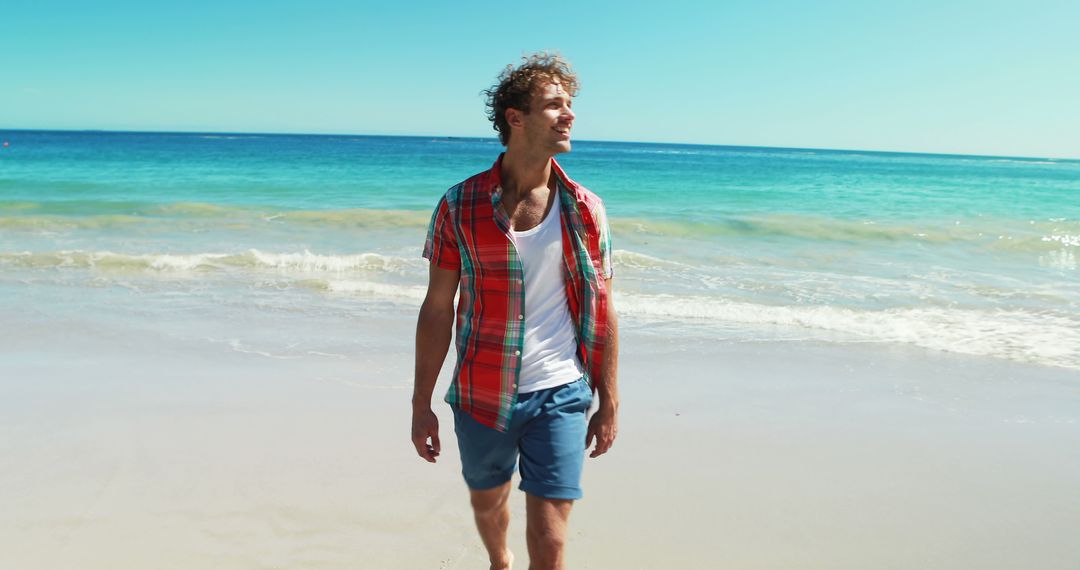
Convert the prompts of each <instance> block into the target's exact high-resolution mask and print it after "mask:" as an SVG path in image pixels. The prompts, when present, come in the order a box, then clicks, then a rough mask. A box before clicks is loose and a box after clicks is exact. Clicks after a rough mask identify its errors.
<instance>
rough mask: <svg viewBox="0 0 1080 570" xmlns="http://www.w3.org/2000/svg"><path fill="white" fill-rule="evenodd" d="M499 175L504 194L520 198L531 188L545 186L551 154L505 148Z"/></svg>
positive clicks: (548, 178) (549, 171)
mask: <svg viewBox="0 0 1080 570" xmlns="http://www.w3.org/2000/svg"><path fill="white" fill-rule="evenodd" d="M499 177H500V179H501V180H502V189H503V194H504V196H506V195H507V194H509V196H510V197H514V198H521V197H523V196H526V195H528V194H530V193H531V192H532V191H533V190H536V189H538V188H546V187H547V186H548V181H549V180H550V179H551V155H550V154H534V153H529V152H525V151H523V150H521V149H517V148H513V147H511V148H507V149H506V154H505V155H503V159H502V171H501V172H500V173H499Z"/></svg>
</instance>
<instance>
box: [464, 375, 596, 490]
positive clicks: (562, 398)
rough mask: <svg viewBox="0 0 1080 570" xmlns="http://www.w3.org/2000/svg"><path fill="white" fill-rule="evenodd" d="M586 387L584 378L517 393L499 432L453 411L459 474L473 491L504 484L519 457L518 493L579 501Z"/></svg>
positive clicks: (587, 398) (588, 397) (589, 391)
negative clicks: (510, 410) (459, 457)
mask: <svg viewBox="0 0 1080 570" xmlns="http://www.w3.org/2000/svg"><path fill="white" fill-rule="evenodd" d="M592 398H593V396H592V388H590V387H589V383H588V382H586V381H585V379H584V378H582V379H580V380H577V381H575V382H571V383H569V384H563V385H562V386H556V387H554V388H548V389H547V390H539V391H536V392H529V393H526V394H518V399H517V403H515V404H514V407H513V410H512V412H511V415H510V425H509V426H507V430H506V431H505V432H500V431H499V430H496V429H494V428H490V427H487V426H485V425H483V424H481V423H479V422H477V421H476V420H474V419H473V418H472V416H470V415H469V414H467V413H465V412H463V411H461V410H460V409H458V408H456V407H455V408H454V431H455V432H456V433H457V437H458V449H459V450H460V451H461V474H462V475H464V476H465V483H466V484H467V485H468V486H469V488H470V489H473V490H482V489H491V488H494V487H498V486H499V485H502V484H504V483H506V482H507V481H509V480H510V477H511V475H513V473H514V463H515V462H517V460H518V456H519V455H520V456H521V461H520V467H519V468H520V471H521V485H519V486H518V488H520V489H521V490H522V491H525V492H526V493H529V494H530V495H536V496H538V497H544V498H546V499H580V498H581V496H582V492H581V467H582V464H583V463H584V462H585V433H586V430H587V427H588V426H587V422H586V415H587V413H588V411H589V406H590V405H591V404H592Z"/></svg>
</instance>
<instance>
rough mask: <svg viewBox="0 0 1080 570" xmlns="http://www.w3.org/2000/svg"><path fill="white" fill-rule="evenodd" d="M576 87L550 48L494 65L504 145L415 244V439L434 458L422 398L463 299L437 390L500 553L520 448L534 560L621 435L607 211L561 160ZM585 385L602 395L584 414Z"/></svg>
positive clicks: (556, 541)
mask: <svg viewBox="0 0 1080 570" xmlns="http://www.w3.org/2000/svg"><path fill="white" fill-rule="evenodd" d="M577 89H578V83H577V77H576V76H575V75H574V73H573V71H572V70H571V69H570V66H569V64H568V63H566V62H565V61H564V60H563V59H561V58H560V57H559V56H557V55H548V54H544V53H541V54H536V55H533V56H530V57H527V58H525V60H524V62H523V63H522V64H521V65H519V66H518V67H516V68H513V67H508V68H507V69H506V70H505V71H504V72H503V73H502V75H500V77H499V83H498V84H497V85H495V86H494V87H492V88H491V89H490V90H489V91H487V95H488V97H489V100H488V107H489V118H490V119H491V120H492V122H493V123H494V127H495V130H497V131H498V133H499V139H500V141H501V142H502V143H503V144H504V145H505V146H506V152H505V153H503V154H502V155H501V156H499V158H498V160H496V161H495V164H494V166H492V167H491V169H490V170H487V171H485V172H482V173H480V174H477V175H476V176H473V177H472V178H469V179H468V180H465V181H464V182H462V183H461V184H458V185H456V186H454V187H453V188H451V189H450V190H448V191H447V192H446V194H445V195H444V196H443V197H442V199H441V200H440V201H439V204H438V206H437V207H436V209H435V213H434V215H433V216H432V220H431V226H430V227H429V229H428V235H427V241H426V243H425V245H424V257H425V258H427V259H428V260H430V261H431V267H430V276H429V281H428V290H427V296H426V298H425V299H424V303H423V305H422V306H421V308H420V317H419V320H418V323H417V330H416V385H415V389H414V392H413V401H412V405H413V414H412V440H413V445H414V446H415V447H416V452H417V453H418V454H419V455H420V457H422V458H424V459H425V460H427V461H429V462H432V463H434V462H435V461H436V458H437V457H438V455H439V450H440V444H439V425H438V420H437V419H436V416H435V414H434V412H432V410H431V398H432V392H433V391H434V389H435V382H436V379H437V377H438V374H439V369H440V368H441V367H442V363H443V360H444V358H445V357H446V353H447V351H448V349H449V346H450V339H451V328H452V327H453V325H454V320H455V314H456V318H457V342H456V345H457V364H456V366H455V369H454V376H453V380H452V382H451V385H450V390H449V392H448V393H447V395H446V401H447V402H448V403H449V404H450V405H451V407H452V408H453V411H454V431H455V432H456V433H457V437H458V447H459V449H460V451H461V464H462V474H463V475H464V477H465V483H466V484H467V485H468V487H469V492H470V495H471V501H472V508H473V512H474V515H475V518H476V526H477V528H478V530H479V531H480V538H481V540H482V541H483V543H484V546H485V547H486V548H487V552H488V556H489V558H490V561H491V568H493V569H495V568H499V569H501V568H510V566H511V563H512V562H513V554H512V553H511V552H510V551H509V550H508V549H507V547H506V532H507V526H508V525H509V522H510V508H509V504H508V499H509V496H510V478H511V475H512V474H513V471H514V467H515V463H518V464H519V470H520V473H521V484H520V488H521V490H523V491H525V493H526V512H527V515H526V518H527V527H528V528H527V530H526V538H527V544H528V548H529V560H530V564H529V568H535V569H539V568H545V569H546V568H552V569H554V568H562V567H563V544H564V542H565V540H566V525H567V520H568V519H569V516H570V509H571V507H572V506H573V502H574V500H575V499H579V498H581V496H582V491H581V486H580V483H581V469H582V464H583V463H584V457H585V452H586V448H587V447H588V446H589V445H591V444H592V441H593V440H595V442H596V444H595V447H594V448H593V450H592V453H591V454H590V457H598V456H600V455H602V454H604V453H605V452H607V451H608V449H609V448H610V447H611V445H612V443H613V442H614V440H615V433H616V426H617V414H618V408H619V397H618V391H617V389H616V372H617V366H616V361H617V355H618V332H617V320H616V315H615V309H614V307H613V306H612V304H611V276H612V269H611V241H610V232H609V229H608V224H607V217H606V215H605V212H604V207H603V204H602V203H601V201H600V199H599V198H598V197H597V196H596V195H595V194H593V193H592V192H590V191H588V190H587V189H585V188H584V187H583V186H581V185H580V184H578V183H576V182H574V181H573V180H571V179H570V178H569V177H568V176H567V175H566V173H565V172H563V171H562V169H561V168H560V167H559V165H558V164H557V163H556V162H555V160H554V156H555V155H556V154H559V153H563V152H569V151H570V132H571V129H572V128H573V123H574V112H573V111H572V110H571V104H572V98H573V97H574V95H575V94H576V93H577ZM456 292H457V293H459V298H458V303H457V307H456V310H455V306H454V295H455V293H456ZM594 392H595V395H596V397H598V398H599V402H598V406H597V408H596V412H595V413H594V414H593V416H592V418H591V419H590V420H588V421H586V420H587V418H586V415H587V413H588V410H589V407H590V405H591V404H592V400H593V397H594Z"/></svg>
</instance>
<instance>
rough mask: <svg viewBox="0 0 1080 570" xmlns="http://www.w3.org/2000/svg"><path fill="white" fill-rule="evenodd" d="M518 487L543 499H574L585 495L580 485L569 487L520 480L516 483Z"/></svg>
mask: <svg viewBox="0 0 1080 570" xmlns="http://www.w3.org/2000/svg"><path fill="white" fill-rule="evenodd" d="M518 489H521V490H522V491H525V492H526V493H528V494H530V495H534V496H536V497H542V498H544V499H568V500H571V501H576V500H578V499H580V498H582V497H584V496H585V493H584V492H582V490H581V487H580V486H578V487H569V486H566V485H552V484H549V483H539V482H537V481H522V482H521V483H520V484H518Z"/></svg>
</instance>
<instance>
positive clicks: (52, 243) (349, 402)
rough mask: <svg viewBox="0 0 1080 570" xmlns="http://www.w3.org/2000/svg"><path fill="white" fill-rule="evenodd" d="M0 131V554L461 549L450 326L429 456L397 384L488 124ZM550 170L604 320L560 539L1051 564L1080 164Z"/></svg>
mask: <svg viewBox="0 0 1080 570" xmlns="http://www.w3.org/2000/svg"><path fill="white" fill-rule="evenodd" d="M5 138H6V140H10V141H11V143H12V145H11V146H10V147H8V148H7V149H5V151H4V152H3V153H2V154H0V513H3V515H2V516H0V568H8V567H10V568H19V569H39V568H40V569H54V568H80V569H82V568H86V569H96V568H110V569H111V568H118V567H121V568H124V567H131V568H141V567H153V568H192V567H205V568H223V569H232V568H377V569H382V568H387V569H394V568H402V569H413V568H480V567H484V566H485V563H486V557H485V555H484V553H483V549H482V547H481V544H480V542H479V539H478V538H477V536H476V533H475V530H474V528H473V523H472V518H471V513H470V511H469V507H468V497H467V492H466V488H465V486H464V483H463V482H462V480H461V477H460V473H459V469H460V466H459V463H458V459H457V449H456V446H455V442H454V437H453V424H452V421H453V420H452V415H451V414H450V413H449V409H448V408H447V406H446V405H445V404H442V403H441V402H439V401H438V399H439V398H441V396H442V394H443V393H445V390H446V388H447V386H448V382H449V376H450V373H451V371H452V367H453V351H451V354H450V355H449V356H448V358H447V362H446V364H445V366H444V369H443V373H442V375H441V377H440V380H439V385H438V386H437V388H436V402H435V410H436V412H437V414H438V415H439V418H440V422H441V433H442V435H443V437H442V446H443V450H442V455H441V456H440V457H439V461H438V463H437V464H435V465H430V464H428V463H426V462H424V461H422V460H421V459H420V458H418V457H417V456H416V453H415V450H414V449H413V447H412V444H411V442H410V440H409V418H410V407H409V399H410V396H411V390H412V380H413V379H412V367H413V338H414V332H415V318H416V312H417V310H418V308H419V304H420V301H421V299H422V296H423V292H424V283H425V281H424V280H425V276H426V265H425V263H426V262H425V261H424V260H423V259H421V258H420V256H419V254H420V247H421V246H422V244H423V236H424V231H425V228H426V225H427V222H428V219H429V218H430V213H431V208H432V207H433V206H434V204H435V202H436V201H437V200H438V198H439V196H440V195H441V193H442V192H443V191H445V189H446V187H448V186H449V185H450V184H452V183H454V182H456V181H458V180H460V179H462V178H464V177H465V176H468V175H470V174H472V173H474V172H476V171H479V170H482V169H484V168H487V167H488V166H490V163H491V162H492V161H494V158H495V157H496V156H497V153H498V149H499V147H498V145H497V143H493V141H489V140H481V139H466V140H444V139H425V138H416V139H412V138H407V137H304V136H269V135H265V136H264V135H241V134H235V135H222V134H212V133H209V134H146V133H62V132H35V131H28V132H23V133H15V134H12V133H7V136H6V137H5ZM560 161H561V162H562V163H563V164H564V166H566V167H567V170H568V171H569V172H570V174H571V176H574V177H576V178H577V179H579V180H581V181H582V182H584V183H586V185H588V186H589V187H590V188H592V189H594V190H596V191H597V192H598V193H599V194H600V195H601V196H603V197H604V199H605V203H606V204H607V207H608V213H609V216H610V217H611V220H612V227H613V240H614V244H615V245H614V247H615V256H614V257H615V275H616V277H615V297H614V303H615V306H616V308H617V310H618V311H619V314H620V333H621V334H620V339H621V359H620V378H619V382H620V392H621V398H622V404H621V406H622V408H621V413H620V431H619V438H618V440H617V441H616V443H615V446H614V448H613V449H612V451H611V452H609V453H608V454H607V455H605V456H603V457H601V458H598V459H590V460H587V464H586V469H585V475H584V477H585V481H584V488H585V498H584V499H583V500H581V501H579V502H578V504H576V505H575V508H574V513H573V515H572V518H571V536H570V540H569V543H568V546H567V549H568V550H567V556H568V563H569V567H572V568H594V569H615V568H619V569H621V568H679V567H694V568H750V569H757V568H760V569H773V568H776V569H779V568H811V569H816V568H820V569H837V568H851V569H855V568H859V569H864V568H918V569H936V568H941V569H955V568H980V569H984V568H1001V569H1006V568H1040V569H1058V568H1061V569H1066V568H1069V569H1071V568H1075V567H1076V563H1077V560H1080V546H1077V545H1076V543H1075V541H1074V539H1073V535H1074V534H1075V529H1077V528H1080V490H1078V489H1080V487H1078V486H1077V485H1076V481H1078V480H1080V454H1077V453H1076V452H1075V450H1077V449H1080V280H1078V279H1077V275H1078V274H1077V266H1076V254H1077V251H1078V250H1080V204H1078V203H1077V202H1076V201H1075V200H1073V199H1071V198H1073V197H1075V195H1076V194H1075V193H1076V191H1077V190H1078V189H1080V186H1078V182H1077V181H1078V180H1080V178H1078V177H1077V173H1078V172H1080V162H1077V161H1050V160H1037V159H1015V158H1007V157H1006V158H1003V157H948V156H939V155H892V154H888V153H860V152H856V151H852V152H841V151H813V150H804V149H803V150H801V149H752V148H736V147H730V148H729V147H700V146H691V145H648V144H617V143H581V144H580V145H579V144H578V143H575V151H574V153H571V155H568V156H566V157H565V159H563V158H562V157H560ZM664 192H666V193H664ZM695 206H696V207H695ZM511 508H512V513H513V518H512V522H511V548H512V549H513V550H514V551H515V552H516V553H517V555H518V561H519V562H518V564H519V567H524V566H525V557H526V549H525V545H524V541H523V537H524V516H523V515H524V499H523V497H522V496H521V494H520V493H515V494H514V495H513V499H512V503H511Z"/></svg>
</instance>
